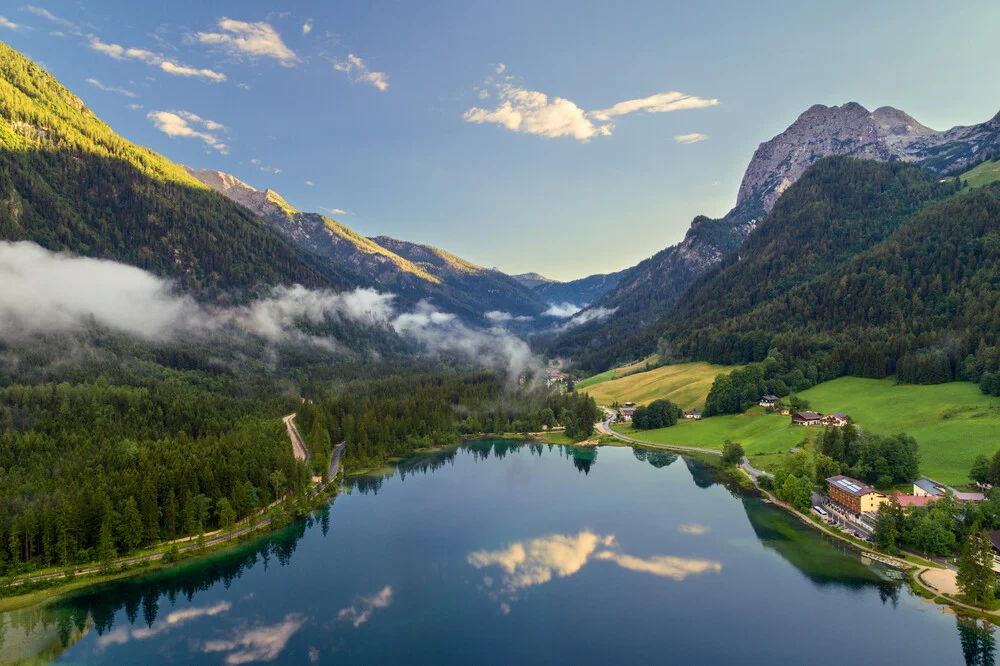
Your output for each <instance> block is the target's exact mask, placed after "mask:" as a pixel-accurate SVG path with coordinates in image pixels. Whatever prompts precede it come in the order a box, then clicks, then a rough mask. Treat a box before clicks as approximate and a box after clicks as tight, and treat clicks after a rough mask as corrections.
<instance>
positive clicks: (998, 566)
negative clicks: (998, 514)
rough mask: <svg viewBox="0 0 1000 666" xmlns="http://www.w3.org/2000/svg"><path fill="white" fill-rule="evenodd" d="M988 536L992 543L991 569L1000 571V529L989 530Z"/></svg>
mask: <svg viewBox="0 0 1000 666" xmlns="http://www.w3.org/2000/svg"><path fill="white" fill-rule="evenodd" d="M989 536H990V543H991V544H992V545H993V571H995V572H997V573H1000V530H994V531H993V532H990V533H989Z"/></svg>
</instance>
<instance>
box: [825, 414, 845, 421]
mask: <svg viewBox="0 0 1000 666" xmlns="http://www.w3.org/2000/svg"><path fill="white" fill-rule="evenodd" d="M829 416H835V417H836V418H838V419H840V420H841V421H846V420H847V414H844V413H843V412H834V413H833V414H830V415H829Z"/></svg>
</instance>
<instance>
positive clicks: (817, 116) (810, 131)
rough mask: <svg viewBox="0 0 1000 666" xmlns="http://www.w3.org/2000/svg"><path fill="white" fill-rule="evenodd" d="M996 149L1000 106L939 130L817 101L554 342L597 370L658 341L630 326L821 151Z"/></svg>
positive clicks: (920, 158)
mask: <svg viewBox="0 0 1000 666" xmlns="http://www.w3.org/2000/svg"><path fill="white" fill-rule="evenodd" d="M998 148H1000V114H998V115H997V116H995V117H994V118H992V119H991V120H989V121H987V122H984V123H981V124H979V125H972V126H968V127H955V128H953V129H951V130H948V131H945V132H936V131H934V130H931V129H929V128H927V127H925V126H923V125H921V124H920V123H918V122H917V121H916V120H914V119H913V118H911V117H910V116H909V115H907V114H906V113H904V112H902V111H899V110H898V109H893V108H891V107H882V108H879V109H876V110H875V111H874V112H869V111H868V110H867V109H865V108H864V107H863V106H861V105H860V104H857V103H854V102H851V103H847V104H844V105H843V106H839V107H838V106H833V107H827V106H823V105H815V106H813V107H811V108H810V109H808V110H807V111H806V112H804V113H803V114H802V115H800V116H799V117H798V118H797V119H796V121H795V122H794V123H792V125H791V126H789V128H788V129H787V130H785V131H784V132H782V133H781V134H779V135H778V136H776V137H774V138H773V139H771V140H769V141H767V142H765V143H762V144H761V145H760V147H759V148H758V149H757V151H756V152H755V153H754V156H753V158H752V159H751V161H750V164H749V166H748V167H747V169H746V172H745V174H744V177H743V181H742V184H741V186H740V192H739V196H738V199H737V203H736V206H735V207H734V208H733V210H731V211H730V212H729V213H728V214H727V215H726V216H725V217H724V218H722V219H719V220H711V221H710V220H708V219H707V218H704V217H698V218H695V221H694V222H693V223H692V226H691V229H690V230H689V231H688V234H687V235H686V236H685V239H684V241H682V242H681V243H680V244H679V245H677V246H673V247H669V248H667V249H666V250H663V251H661V252H660V253H658V254H657V255H655V256H654V257H653V258H652V259H649V260H647V261H645V262H643V263H641V264H639V265H638V266H636V267H635V268H632V269H629V270H628V271H626V272H625V275H624V276H623V277H622V279H621V280H620V282H619V284H618V286H617V287H616V288H615V289H612V290H611V291H609V292H608V293H606V294H604V296H603V297H601V298H600V299H598V300H597V301H595V303H594V304H593V307H595V308H596V307H601V308H605V309H615V310H616V312H615V314H614V315H613V316H611V317H609V318H607V319H604V320H600V321H598V320H594V321H592V322H590V323H589V324H587V325H585V326H582V327H579V328H577V329H573V330H572V331H570V332H569V333H566V334H564V335H563V336H561V337H560V338H558V339H557V340H556V341H555V342H554V343H553V345H552V347H551V349H552V350H553V351H554V352H555V353H559V354H563V355H572V356H574V357H576V358H577V359H578V360H579V361H580V363H581V364H582V366H583V367H584V368H585V369H588V370H591V371H596V370H600V369H603V368H605V367H608V366H610V365H613V364H614V363H615V362H620V361H627V360H631V359H633V358H635V356H636V355H637V354H641V353H643V350H647V349H649V348H650V347H651V346H655V340H656V331H654V330H640V331H639V333H638V334H636V330H637V329H644V327H646V326H651V325H652V326H655V325H657V323H658V322H661V320H662V319H663V317H664V316H665V315H666V314H667V313H668V312H669V311H670V310H671V307H672V306H673V305H674V303H676V302H677V300H678V299H679V298H680V296H681V294H683V293H684V292H685V291H686V289H687V288H688V287H689V286H690V285H691V284H693V282H694V281H695V280H696V279H697V278H698V277H700V276H701V275H703V274H704V273H705V271H707V270H708V269H709V268H711V267H712V266H714V265H716V264H717V263H718V262H719V261H721V260H722V258H723V257H724V256H725V255H726V254H728V253H729V252H731V251H732V250H734V249H735V248H737V247H739V246H740V245H741V244H742V243H743V241H744V239H745V238H747V236H748V235H749V233H750V231H751V230H752V229H753V228H754V227H755V226H756V225H757V224H759V222H760V220H762V219H764V217H765V215H767V213H768V212H769V211H770V210H771V208H772V207H773V206H774V205H775V202H776V201H778V199H779V197H780V196H781V195H782V193H783V192H784V191H785V190H787V189H788V188H789V187H790V186H791V185H792V184H793V183H795V182H796V181H797V180H798V179H799V178H800V177H801V176H802V174H803V173H805V172H806V170H807V169H808V167H809V166H810V165H812V164H814V163H815V162H816V161H818V160H820V159H822V158H824V157H827V156H831V155H850V156H856V157H860V158H866V159H870V160H879V161H902V162H912V163H915V164H919V165H920V166H921V167H923V168H924V169H925V170H927V171H929V172H932V173H936V174H942V173H951V172H954V171H956V170H962V169H964V168H967V167H969V166H971V165H973V164H975V163H977V162H979V161H981V160H982V159H984V158H985V157H987V156H989V155H990V154H993V153H995V151H996V150H997V149H998ZM709 222H710V224H709ZM698 227H703V229H701V230H700V229H699V228H698ZM625 338H633V339H631V340H626V339H625Z"/></svg>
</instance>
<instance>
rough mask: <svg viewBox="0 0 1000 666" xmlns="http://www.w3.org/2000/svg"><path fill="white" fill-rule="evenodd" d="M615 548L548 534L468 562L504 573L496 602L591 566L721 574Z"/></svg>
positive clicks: (586, 536)
mask: <svg viewBox="0 0 1000 666" xmlns="http://www.w3.org/2000/svg"><path fill="white" fill-rule="evenodd" d="M618 548H619V547H618V542H617V541H616V539H615V537H614V535H606V536H602V535H600V534H595V533H594V532H592V531H590V530H583V531H582V532H580V533H579V534H576V535H564V534H550V535H548V536H544V537H541V538H539V539H532V540H530V541H518V542H516V543H513V544H511V545H510V546H508V547H507V548H505V549H503V550H497V551H485V550H484V551H476V552H473V553H469V555H468V556H467V557H466V560H467V561H468V562H469V564H471V565H472V566H474V567H475V568H477V569H482V568H484V567H490V566H498V567H500V568H501V569H502V570H503V571H504V575H503V578H502V586H501V589H500V591H490V592H488V594H489V596H490V598H491V599H492V600H494V601H501V600H502V599H509V600H515V599H517V593H518V591H519V590H522V589H525V588H528V587H532V586H534V585H541V584H543V583H547V582H549V581H551V580H552V579H553V578H557V577H558V578H565V577H567V576H572V575H574V574H575V573H577V572H578V571H580V569H582V568H583V567H584V566H586V564H587V563H588V562H590V561H592V560H601V561H607V562H613V563H615V564H617V565H618V566H620V567H622V568H623V569H628V570H630V571H638V572H641V573H648V574H652V575H654V576H659V577H662V578H670V579H673V580H676V581H681V580H684V579H685V578H687V577H688V576H692V575H697V574H704V573H712V572H714V573H718V572H720V571H722V564H721V563H720V562H717V561H715V560H704V559H697V558H687V557H673V556H669V555H655V556H653V557H649V558H641V557H636V556H634V555H628V554H625V553H622V552H621V551H620V550H619V549H618ZM483 582H484V584H486V587H487V588H492V583H493V580H492V579H491V578H490V577H488V576H487V577H485V578H484V579H483ZM500 612H501V613H503V614H504V615H506V614H507V613H509V612H510V605H509V604H508V603H506V601H504V602H503V603H501V604H500Z"/></svg>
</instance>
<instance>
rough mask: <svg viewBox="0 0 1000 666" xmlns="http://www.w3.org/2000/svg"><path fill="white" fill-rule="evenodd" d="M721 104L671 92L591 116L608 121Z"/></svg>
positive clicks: (619, 103)
mask: <svg viewBox="0 0 1000 666" xmlns="http://www.w3.org/2000/svg"><path fill="white" fill-rule="evenodd" d="M718 103H719V100H717V99H704V98H701V97H696V96H694V95H685V94H684V93H680V92H676V91H671V92H665V93H657V94H655V95H650V96H649V97H643V98H642V99H630V100H628V101H625V102H618V103H617V104H615V105H614V106H612V107H611V108H610V109H604V110H602V111H592V112H591V114H590V115H591V116H592V117H593V118H594V119H595V120H601V121H607V120H611V119H612V118H614V117H615V116H624V115H626V114H628V113H635V112H636V111H645V112H646V113H669V112H671V111H684V110H687V109H703V108H705V107H708V106H715V105H716V104H718Z"/></svg>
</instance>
